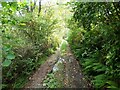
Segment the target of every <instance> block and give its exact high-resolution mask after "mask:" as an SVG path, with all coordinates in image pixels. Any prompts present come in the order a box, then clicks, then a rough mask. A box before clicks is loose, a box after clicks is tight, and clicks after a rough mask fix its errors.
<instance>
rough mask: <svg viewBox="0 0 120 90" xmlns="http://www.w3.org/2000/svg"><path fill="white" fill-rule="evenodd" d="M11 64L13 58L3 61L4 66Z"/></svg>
mask: <svg viewBox="0 0 120 90" xmlns="http://www.w3.org/2000/svg"><path fill="white" fill-rule="evenodd" d="M10 64H11V60H5V61H4V62H3V63H2V65H3V66H4V67H8V66H9V65H10Z"/></svg>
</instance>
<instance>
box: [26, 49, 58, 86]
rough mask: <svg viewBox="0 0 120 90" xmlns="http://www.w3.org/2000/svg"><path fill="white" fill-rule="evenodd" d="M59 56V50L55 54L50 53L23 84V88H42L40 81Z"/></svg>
mask: <svg viewBox="0 0 120 90" xmlns="http://www.w3.org/2000/svg"><path fill="white" fill-rule="evenodd" d="M58 57H59V50H57V51H56V52H55V54H53V55H51V56H50V57H49V58H48V59H47V60H46V62H45V63H44V64H42V65H41V66H40V68H38V70H37V71H36V72H35V73H34V74H33V75H32V76H30V78H29V82H28V83H27V84H26V85H25V87H24V88H43V86H42V81H43V80H44V78H45V76H46V75H47V74H48V73H49V72H51V70H52V68H53V66H54V64H55V63H56V61H57V58H58Z"/></svg>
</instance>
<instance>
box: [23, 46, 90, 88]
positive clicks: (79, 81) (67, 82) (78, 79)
mask: <svg viewBox="0 0 120 90" xmlns="http://www.w3.org/2000/svg"><path fill="white" fill-rule="evenodd" d="M60 58H61V59H62V63H61V65H62V68H59V70H58V71H57V72H55V77H56V78H57V79H60V81H61V83H62V86H63V87H61V88H88V87H90V85H89V83H88V82H87V81H86V80H85V77H84V76H83V74H82V70H81V67H80V65H79V63H78V61H77V60H76V59H75V57H74V55H73V54H72V52H71V51H70V48H69V46H68V45H67V51H66V52H65V53H64V54H63V55H61V52H60V50H59V49H58V50H57V51H56V53H55V54H53V55H52V56H50V57H49V58H48V60H47V61H46V62H45V63H44V64H43V65H41V66H40V68H39V69H38V70H37V71H36V72H35V73H34V74H33V75H32V76H31V77H30V78H29V82H28V83H27V84H26V85H25V87H24V88H45V87H43V80H44V79H45V78H46V76H47V74H48V73H50V72H53V68H54V66H55V65H56V63H57V62H58V60H59V59H60Z"/></svg>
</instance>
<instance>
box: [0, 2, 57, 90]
mask: <svg viewBox="0 0 120 90" xmlns="http://www.w3.org/2000/svg"><path fill="white" fill-rule="evenodd" d="M1 4H2V10H1V12H0V13H1V14H0V18H1V22H0V27H1V30H2V46H3V47H2V59H3V61H2V66H3V68H2V71H3V73H2V83H3V85H2V86H3V88H4V87H7V88H9V89H10V88H20V87H23V85H24V84H25V81H26V78H28V76H29V75H30V74H31V73H32V72H33V71H34V70H35V69H36V68H37V67H38V66H40V65H41V64H42V63H43V62H44V61H45V60H46V58H47V56H49V55H50V54H51V53H53V51H54V50H55V49H56V47H57V46H58V43H57V42H56V40H55V39H54V38H51V37H54V36H53V35H52V33H53V30H54V29H55V25H56V23H57V20H56V19H54V18H53V17H52V16H53V11H52V9H51V8H49V10H47V11H46V12H44V11H43V12H42V11H41V12H40V15H39V16H38V15H37V12H38V8H37V7H36V9H35V10H34V12H28V11H27V10H26V5H27V3H24V2H22V3H21V2H20V3H18V2H2V3H1ZM43 53H44V54H43Z"/></svg>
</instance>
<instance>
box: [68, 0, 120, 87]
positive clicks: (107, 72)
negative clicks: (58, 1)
mask: <svg viewBox="0 0 120 90" xmlns="http://www.w3.org/2000/svg"><path fill="white" fill-rule="evenodd" d="M70 5H71V6H72V7H73V10H72V12H73V13H74V15H73V18H72V19H71V20H69V21H68V23H69V25H68V27H69V28H70V29H71V31H70V33H69V39H68V41H69V43H70V46H71V48H72V50H73V52H74V54H75V55H76V57H77V58H78V59H79V60H80V63H81V64H82V67H83V71H84V74H85V75H87V76H88V78H89V79H90V80H91V82H92V84H93V85H94V87H96V88H119V85H120V30H119V27H120V4H119V3H117V2H116V3H112V2H111V3H108V2H103V3H100V2H96V3H90V2H86V3H81V2H72V3H71V4H70Z"/></svg>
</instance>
